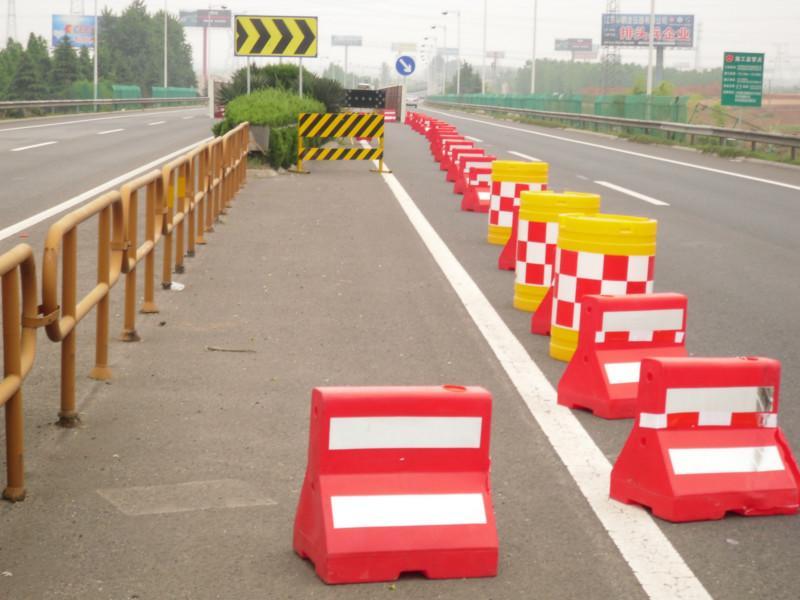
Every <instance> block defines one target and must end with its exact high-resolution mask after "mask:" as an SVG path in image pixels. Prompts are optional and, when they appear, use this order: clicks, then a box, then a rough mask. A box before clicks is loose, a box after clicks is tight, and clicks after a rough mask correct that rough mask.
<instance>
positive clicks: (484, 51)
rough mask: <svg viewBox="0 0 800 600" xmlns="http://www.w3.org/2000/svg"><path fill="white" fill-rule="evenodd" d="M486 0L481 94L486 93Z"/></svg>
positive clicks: (484, 1) (484, 4)
mask: <svg viewBox="0 0 800 600" xmlns="http://www.w3.org/2000/svg"><path fill="white" fill-rule="evenodd" d="M487 3H488V0H483V62H482V66H481V94H485V93H486V13H487Z"/></svg>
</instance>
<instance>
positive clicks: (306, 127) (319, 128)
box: [297, 113, 384, 173]
mask: <svg viewBox="0 0 800 600" xmlns="http://www.w3.org/2000/svg"><path fill="white" fill-rule="evenodd" d="M383 127H384V119H383V115H381V114H374V113H301V114H300V115H299V116H298V117H297V170H298V172H301V173H305V172H306V171H304V170H303V161H305V160H377V161H380V162H379V167H378V171H379V172H383V150H384V144H383ZM348 137H349V138H359V139H363V140H371V139H377V140H378V147H377V148H307V147H305V146H304V145H303V140H304V139H305V138H322V139H325V138H348Z"/></svg>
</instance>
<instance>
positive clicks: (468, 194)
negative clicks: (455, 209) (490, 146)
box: [461, 156, 497, 213]
mask: <svg viewBox="0 0 800 600" xmlns="http://www.w3.org/2000/svg"><path fill="white" fill-rule="evenodd" d="M495 160H497V157H496V156H486V157H480V156H478V157H475V158H472V159H470V160H469V161H467V162H466V164H465V165H464V197H463V198H462V199H461V210H465V211H470V212H479V213H488V212H489V205H490V204H491V198H492V163H493V162H494V161H495Z"/></svg>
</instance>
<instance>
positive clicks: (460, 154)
mask: <svg viewBox="0 0 800 600" xmlns="http://www.w3.org/2000/svg"><path fill="white" fill-rule="evenodd" d="M470 156H483V148H476V147H474V146H472V147H469V148H453V151H452V152H451V153H450V166H449V167H447V176H446V177H445V179H446V180H447V181H453V182H455V181H456V179H457V178H458V177H459V174H460V173H461V164H462V163H463V161H464V159H466V158H468V157H470Z"/></svg>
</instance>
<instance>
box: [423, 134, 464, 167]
mask: <svg viewBox="0 0 800 600" xmlns="http://www.w3.org/2000/svg"><path fill="white" fill-rule="evenodd" d="M463 139H464V136H463V135H461V134H460V133H438V134H437V135H436V137H434V139H433V142H432V144H433V147H432V149H431V153H432V154H433V160H435V161H436V162H442V157H443V156H444V150H445V148H444V145H445V143H446V142H448V141H450V140H456V141H459V142H460V141H462V140H463Z"/></svg>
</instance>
